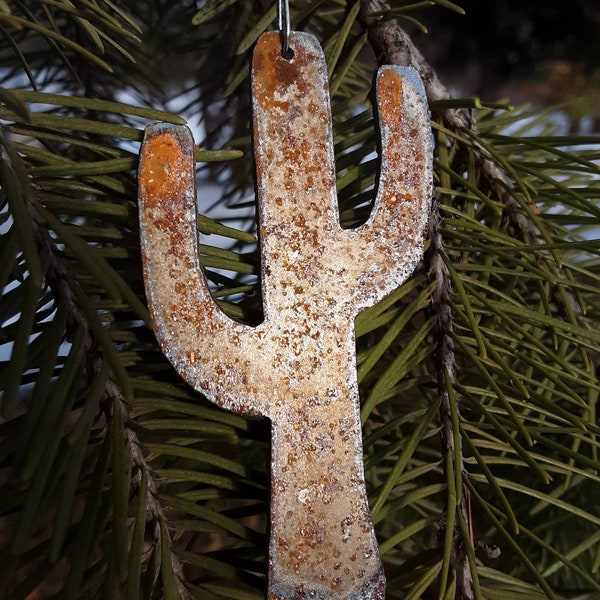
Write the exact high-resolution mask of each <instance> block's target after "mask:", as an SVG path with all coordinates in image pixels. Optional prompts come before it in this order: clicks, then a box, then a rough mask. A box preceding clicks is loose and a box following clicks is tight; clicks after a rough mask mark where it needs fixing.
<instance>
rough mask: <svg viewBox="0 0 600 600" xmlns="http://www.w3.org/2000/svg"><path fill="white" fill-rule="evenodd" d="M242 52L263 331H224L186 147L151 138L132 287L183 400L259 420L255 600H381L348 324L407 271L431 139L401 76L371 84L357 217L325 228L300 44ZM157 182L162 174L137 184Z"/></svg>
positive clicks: (318, 122) (413, 81)
mask: <svg viewBox="0 0 600 600" xmlns="http://www.w3.org/2000/svg"><path fill="white" fill-rule="evenodd" d="M290 46H291V48H292V50H293V52H294V54H293V58H292V59H285V58H282V56H281V46H280V37H279V34H278V33H267V34H264V35H263V36H261V38H260V39H259V41H258V44H257V48H256V51H255V55H254V62H253V69H252V90H253V101H254V105H253V106H254V109H253V110H254V115H253V120H254V123H253V128H254V156H255V161H256V180H257V194H258V211H259V215H258V217H259V225H260V242H261V248H260V251H261V283H262V290H263V302H264V315H265V318H264V321H263V322H262V323H261V324H260V325H258V326H256V327H251V326H248V325H244V324H241V323H238V322H234V321H232V320H230V319H228V318H227V317H226V316H225V315H224V314H223V313H222V312H221V311H220V310H219V308H218V307H217V305H216V304H215V302H214V300H213V299H212V297H211V295H210V292H209V290H208V286H207V284H206V281H205V278H204V275H203V273H202V269H201V267H200V260H199V251H198V243H197V228H196V209H195V187H194V164H193V140H192V138H191V134H190V133H189V131H188V130H187V129H186V128H181V127H175V126H170V125H154V126H150V128H149V129H148V130H147V132H146V136H145V140H144V144H143V148H142V155H141V161H140V172H139V178H140V193H139V200H140V227H141V239H142V250H143V255H144V275H145V282H146V290H147V295H148V300H149V304H150V306H151V309H152V313H153V315H154V318H155V322H156V335H157V338H158V340H159V343H160V345H161V347H162V349H163V351H164V352H165V354H166V355H167V357H168V358H169V360H170V361H171V362H172V363H173V365H174V366H175V368H176V369H177V370H178V371H179V373H180V374H181V375H182V376H183V377H184V378H185V379H186V381H188V382H189V383H190V385H192V386H193V387H194V388H195V389H196V390H199V391H201V392H202V393H203V394H205V395H206V396H207V398H209V399H210V400H212V401H213V402H215V403H216V404H218V405H219V406H222V407H224V408H227V409H230V410H233V411H236V412H238V413H243V414H255V415H263V416H265V417H268V418H269V419H270V420H271V422H272V435H273V439H272V455H271V456H272V462H271V488H272V495H271V528H270V534H271V539H270V546H269V588H268V597H269V598H270V599H271V600H291V599H309V598H318V599H320V600H328V599H333V598H335V599H338V600H359V599H360V600H382V599H383V598H384V596H385V577H384V574H383V569H382V566H381V562H380V559H379V553H378V546H377V541H376V539H375V534H374V530H373V525H372V522H371V517H370V513H369V507H368V503H367V497H366V491H365V484H364V473H363V464H362V439H361V429H360V415H359V398H358V385H357V381H356V365H355V362H356V357H355V345H354V318H355V317H356V315H357V314H358V313H359V312H360V311H361V310H362V309H364V308H366V307H368V306H372V305H373V304H375V303H376V302H377V301H378V300H380V299H382V298H383V297H384V296H385V295H386V294H388V293H389V292H391V291H392V290H393V289H394V288H395V287H396V286H398V285H399V284H401V283H402V282H403V281H404V280H405V279H406V278H407V277H408V276H409V274H410V273H411V272H412V270H413V269H414V267H415V265H416V263H417V261H418V260H419V259H420V257H421V255H422V251H423V239H424V236H425V231H426V225H427V215H428V212H429V204H430V195H431V154H432V152H431V139H430V138H431V134H430V130H429V126H428V113H427V105H426V102H425V97H424V94H423V91H422V87H421V85H420V83H419V81H418V78H417V77H416V75H415V74H414V73H413V72H411V71H408V70H400V69H397V68H385V69H383V70H382V71H381V72H380V74H379V76H378V83H377V90H378V107H379V110H378V113H379V127H380V131H381V145H382V156H381V161H382V164H381V173H380V178H379V182H378V191H377V197H376V200H375V203H374V207H373V211H372V214H371V217H370V218H369V220H368V221H367V223H365V224H364V225H362V226H361V227H358V228H356V229H351V230H343V229H342V228H341V227H340V224H339V218H338V209H337V197H336V188H335V165H334V156H333V139H332V131H331V110H330V104H329V90H328V82H327V70H326V65H325V60H324V57H323V53H322V51H321V48H320V47H319V45H318V43H317V41H316V40H315V38H314V37H312V36H310V35H307V34H301V33H296V32H292V34H291V38H290ZM155 174H158V176H159V177H161V178H164V180H161V181H150V178H153V177H154V176H155Z"/></svg>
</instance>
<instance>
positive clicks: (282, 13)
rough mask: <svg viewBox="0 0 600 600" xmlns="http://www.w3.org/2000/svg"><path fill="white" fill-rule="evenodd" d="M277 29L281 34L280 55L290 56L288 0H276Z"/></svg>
mask: <svg viewBox="0 0 600 600" xmlns="http://www.w3.org/2000/svg"><path fill="white" fill-rule="evenodd" d="M277 29H278V30H279V33H280V34H281V56H283V57H284V58H290V57H291V56H290V32H291V30H292V26H291V20H290V3H289V0H277Z"/></svg>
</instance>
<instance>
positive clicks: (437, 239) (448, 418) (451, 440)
mask: <svg viewBox="0 0 600 600" xmlns="http://www.w3.org/2000/svg"><path fill="white" fill-rule="evenodd" d="M429 237H430V240H431V245H430V247H429V248H428V250H427V253H426V255H425V264H426V268H427V271H428V273H429V277H430V278H431V279H432V280H433V281H434V282H435V284H436V286H435V289H434V291H433V293H432V295H431V311H432V312H433V313H434V314H435V316H436V323H435V327H434V332H433V336H434V339H435V340H436V346H435V364H436V373H437V388H438V393H439V395H440V425H441V427H440V436H441V442H442V446H441V448H442V455H443V458H442V463H443V465H444V472H445V475H446V479H448V478H450V477H452V478H453V477H454V473H449V472H448V469H447V464H448V462H447V461H452V462H453V463H454V469H457V470H459V471H460V481H462V480H463V478H464V477H466V476H467V473H466V469H465V466H464V460H463V452H462V444H461V439H460V437H455V435H454V428H453V417H452V412H453V410H452V408H453V407H452V405H451V404H452V402H454V403H455V406H454V413H455V418H456V420H458V419H460V407H459V406H458V405H457V403H456V402H455V400H453V399H452V398H451V397H450V394H449V392H448V390H449V389H452V390H454V389H456V355H455V353H454V341H453V339H452V337H453V333H454V323H453V317H452V308H451V304H450V303H451V298H452V285H451V282H450V275H449V273H448V268H447V267H446V265H445V263H444V255H445V249H444V239H443V237H442V216H441V214H440V211H439V205H438V204H437V203H434V205H433V207H432V211H431V217H430V222H429ZM457 444H458V448H457ZM456 456H459V464H456V458H455V457H456ZM459 492H462V493H461V500H460V503H459V506H458V507H457V510H459V511H460V512H461V513H462V517H463V520H464V522H465V523H467V525H468V527H469V529H472V523H471V516H470V511H469V510H468V505H467V498H468V495H467V493H466V489H465V487H464V486H463V490H456V493H459ZM453 521H454V527H453V531H452V551H451V556H450V564H451V566H452V569H453V570H454V572H455V574H456V585H457V592H458V593H459V596H458V597H459V598H460V599H461V600H473V598H474V597H475V594H474V590H473V576H472V574H471V569H470V566H469V561H468V559H467V555H466V553H465V550H464V545H465V542H464V541H463V535H462V532H461V527H460V523H459V520H458V519H454V520H453ZM445 527H446V526H445ZM445 527H443V528H442V530H444V529H445ZM440 537H441V538H443V536H440ZM471 537H472V536H471ZM470 541H471V543H473V540H472V539H471V540H470Z"/></svg>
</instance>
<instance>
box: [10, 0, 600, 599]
mask: <svg viewBox="0 0 600 600" xmlns="http://www.w3.org/2000/svg"><path fill="white" fill-rule="evenodd" d="M196 4H197V3H195V2H186V1H180V2H170V1H166V0H145V1H142V0H135V1H128V2H125V1H122V0H114V1H110V0H71V1H69V0H31V1H30V2H21V1H17V0H15V1H11V0H0V37H1V39H2V43H0V64H1V65H2V69H1V71H0V78H1V85H2V88H1V89H0V101H1V102H2V109H1V115H0V117H1V123H0V145H1V147H2V162H1V164H0V176H1V185H2V190H1V196H0V232H1V234H2V235H1V240H0V290H2V292H1V295H0V323H1V324H2V329H1V330H0V344H2V346H0V348H1V349H2V350H3V352H2V354H1V355H0V356H1V358H0V361H1V362H0V385H1V390H2V395H1V409H2V417H1V419H0V590H1V592H0V595H1V596H2V597H3V598H8V599H10V600H19V599H25V598H29V599H32V598H57V599H58V598H61V599H65V600H74V599H76V598H86V599H95V598H125V599H127V600H133V599H136V598H148V599H151V598H166V599H169V600H171V599H175V598H202V599H209V600H210V599H217V598H235V599H244V600H246V599H258V598H262V597H263V596H264V591H263V590H264V586H265V572H266V562H265V561H266V556H265V552H266V543H267V538H266V534H265V530H266V523H267V516H266V515H267V510H268V497H269V481H268V439H269V429H268V424H266V423H264V422H260V421H251V420H247V419H244V418H241V417H239V416H237V415H234V414H230V413H227V412H224V411H222V410H220V409H218V408H216V407H214V406H212V405H210V404H209V403H208V402H206V401H205V400H204V399H203V398H202V397H201V396H200V395H199V394H197V393H195V392H194V391H193V390H191V389H189V388H188V387H187V386H186V385H185V384H184V383H183V382H182V381H181V380H180V379H179V377H178V376H177V375H176V374H175V372H174V371H173V369H172V368H171V367H170V365H169V364H168V363H167V362H166V359H165V358H164V357H163V356H162V354H161V352H160V351H159V349H158V347H157V345H156V343H155V340H154V337H153V333H152V327H151V323H150V319H149V317H148V314H147V310H146V306H145V298H144V291H143V282H142V277H141V259H140V252H139V237H138V225H137V219H138V217H137V202H136V195H137V188H136V173H135V169H136V165H137V151H138V148H139V142H140V141H141V138H142V134H143V127H144V126H145V125H146V124H147V123H149V122H151V121H154V120H161V121H168V122H172V123H184V119H183V118H182V117H180V116H178V115H177V114H172V113H171V112H169V109H170V108H171V107H172V106H173V104H172V102H173V100H174V99H176V100H177V101H178V104H177V106H178V107H179V109H180V111H181V112H182V113H183V112H185V114H186V115H189V119H190V121H191V122H193V123H194V124H197V123H198V122H199V121H203V123H204V125H205V127H206V131H207V136H206V139H204V140H197V142H198V144H199V149H198V152H197V159H198V163H199V178H200V183H201V185H200V191H201V192H202V185H207V184H208V183H211V182H212V183H217V184H218V185H219V186H220V187H221V189H222V197H221V200H220V201H219V205H220V206H221V207H227V208H228V211H229V212H228V213H227V214H229V213H230V214H231V217H225V218H224V219H223V220H222V221H219V222H218V221H215V220H214V219H212V218H210V217H207V216H205V215H199V221H198V222H199V229H200V231H201V233H202V234H203V235H202V242H201V243H202V246H201V247H202V252H203V256H204V261H205V266H206V268H207V274H208V277H209V279H210V280H211V282H212V283H213V284H214V291H215V297H217V298H218V301H219V302H220V304H221V306H222V308H223V310H225V311H226V312H227V313H228V314H230V315H231V316H233V317H236V318H241V319H246V320H248V321H255V320H256V319H257V318H259V317H257V315H259V314H260V295H259V293H258V290H257V282H256V273H257V272H258V262H257V253H256V241H255V237H254V227H253V224H251V223H249V224H248V226H247V227H246V228H245V229H243V230H242V229H239V227H240V225H239V222H240V221H239V220H237V221H236V219H238V214H239V208H240V207H243V206H244V205H246V204H247V203H248V202H249V201H250V200H249V198H251V194H252V190H253V182H252V169H253V166H252V161H251V152H250V130H249V107H250V104H249V92H248V73H249V71H248V60H249V54H250V52H251V48H252V46H253V44H254V42H255V40H256V39H257V37H258V36H259V34H260V33H261V32H262V31H264V30H265V29H267V28H271V27H272V24H273V19H274V16H275V7H274V4H275V3H271V2H260V1H258V0H254V1H249V2H246V1H244V2H242V1H239V0H237V1H236V0H221V1H215V0H208V1H207V2H206V3H205V4H204V5H203V8H202V9H201V10H198V6H196ZM372 4H373V3H369V2H353V1H350V0H349V1H348V2H346V1H344V0H313V1H311V0H298V1H296V2H293V3H292V21H293V25H294V28H296V29H299V30H303V31H309V32H312V33H314V34H315V35H316V36H317V37H318V38H319V40H320V42H321V44H322V45H323V47H324V49H325V53H326V56H327V60H328V67H329V74H330V82H331V90H332V97H333V114H334V121H335V126H334V136H335V142H336V158H337V169H338V191H339V198H340V210H341V215H342V220H343V222H344V223H345V224H346V225H349V226H350V225H352V224H355V223H357V222H360V221H361V220H363V219H364V218H365V215H366V212H367V210H368V204H365V203H366V202H367V203H368V200H369V199H370V198H371V196H372V193H371V190H372V188H373V185H374V182H375V178H376V169H377V164H376V160H374V159H373V158H372V157H373V152H374V151H375V150H376V139H375V129H374V123H373V117H372V110H371V105H370V87H371V81H372V77H373V73H374V68H375V67H374V58H373V57H374V54H373V52H372V51H371V50H370V48H369V40H370V39H371V38H370V33H371V31H370V27H372V26H373V23H377V22H379V19H380V18H381V17H383V18H384V19H388V18H389V19H395V20H396V21H395V22H396V25H395V26H397V27H400V26H402V27H404V26H406V27H407V28H408V29H407V31H410V30H411V28H412V29H414V28H416V27H418V22H417V21H416V14H417V13H415V12H414V10H415V8H421V9H423V8H424V6H425V5H428V6H429V8H428V10H430V11H439V12H441V13H444V11H454V12H459V13H460V8H459V7H458V6H456V5H455V4H453V3H451V2H449V1H447V0H432V1H431V2H425V3H423V2H420V3H408V2H402V1H390V2H389V3H387V4H385V3H379V4H380V5H381V6H380V8H381V10H380V11H378V12H377V14H376V15H373V14H371V15H369V14H367V13H366V12H365V10H366V7H367V6H371V9H372ZM459 4H460V2H459ZM372 12H373V11H372V10H371V13H372ZM365 27H366V29H365ZM379 57H380V58H381V56H379ZM440 75H441V76H442V78H443V73H441V74H440ZM177 96H179V98H177ZM188 99H189V100H188ZM430 101H431V109H432V128H433V133H434V138H435V143H436V150H435V182H434V183H435V206H434V210H433V212H432V215H431V225H430V236H429V239H428V241H427V253H426V256H425V258H424V260H423V262H422V264H421V265H420V266H419V268H418V269H417V271H416V272H415V274H414V276H413V277H412V278H411V279H409V281H408V282H407V283H406V284H405V285H403V286H402V287H401V288H399V289H398V290H397V291H395V292H394V293H393V294H392V295H391V296H389V297H388V298H387V299H385V300H384V301H383V302H382V303H380V304H379V305H377V306H376V307H374V308H372V309H370V310H368V311H366V312H365V313H363V314H361V315H360V317H359V318H358V319H357V322H356V336H357V356H358V374H359V381H360V385H361V395H362V418H363V423H364V446H365V465H366V477H367V486H368V490H369V497H370V502H371V508H372V514H373V519H374V522H375V524H376V528H377V534H378V539H379V541H380V545H381V553H382V558H383V560H384V563H385V568H386V574H387V579H388V589H387V597H388V598H399V599H402V600H409V599H410V600H413V599H417V598H424V599H436V600H448V599H451V598H478V599H479V598H480V599H489V600H501V599H502V600H504V599H506V600H513V599H518V598H523V599H527V600H535V599H537V598H539V599H541V598H551V599H573V600H575V599H577V600H592V599H594V598H599V597H600V580H599V577H598V573H599V570H600V527H599V526H600V485H599V482H600V475H599V462H598V447H599V438H598V434H599V431H600V429H599V427H598V417H597V408H598V391H599V383H598V377H597V372H596V371H597V368H598V348H599V345H600V330H599V327H598V322H599V316H600V315H599V308H600V304H599V294H598V280H599V278H600V269H599V266H600V263H599V261H598V250H599V244H598V240H597V239H595V238H594V236H596V237H597V234H598V223H599V220H600V206H599V203H598V199H599V196H600V177H599V175H600V172H599V167H598V161H599V160H600V150H599V145H598V141H599V140H598V138H597V137H594V136H591V137H588V138H584V137H581V136H579V137H575V136H573V137H560V136H556V135H554V132H553V130H552V122H553V121H552V118H551V117H552V112H551V111H534V110H532V109H528V108H523V109H516V110H508V109H507V107H503V106H501V105H494V104H490V105H487V104H485V103H482V102H481V101H479V100H477V99H466V100H451V99H449V98H444V97H432V98H430ZM202 202H203V198H202V196H200V205H201V212H202V211H203V210H204V205H203V204H202ZM228 219H231V222H229V221H228ZM232 223H233V224H235V223H237V225H235V227H233V226H231V225H232ZM211 235H212V236H213V237H212V238H211ZM215 236H220V237H221V238H223V237H224V238H226V239H228V240H229V246H228V247H227V248H225V249H223V248H222V247H219V248H218V247H216V246H215V245H214V244H213V243H212V241H211V240H213V239H215ZM224 271H225V272H227V274H226V275H224ZM240 298H241V299H240ZM234 300H235V301H234Z"/></svg>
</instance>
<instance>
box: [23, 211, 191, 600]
mask: <svg viewBox="0 0 600 600" xmlns="http://www.w3.org/2000/svg"><path fill="white" fill-rule="evenodd" d="M28 208H29V213H30V215H31V220H32V229H33V234H34V240H35V242H36V245H37V247H38V252H39V255H40V257H43V258H44V259H45V260H46V261H47V263H48V269H47V271H46V281H47V283H48V286H49V288H50V290H51V291H52V295H53V297H54V299H55V302H56V303H57V305H61V306H63V307H65V308H66V314H67V315H68V319H67V324H66V333H65V337H66V340H67V341H72V339H73V336H74V334H75V332H76V331H78V330H80V329H81V330H83V349H84V352H85V356H86V372H87V377H88V380H89V381H93V380H94V379H95V378H96V377H97V376H98V375H99V374H100V372H101V370H102V365H103V361H104V360H105V359H103V358H102V356H101V355H100V353H99V348H100V343H99V340H97V339H96V336H95V334H94V332H93V329H92V327H91V326H90V324H89V322H88V320H87V318H86V317H85V315H84V314H83V312H82V311H81V309H80V308H79V305H78V301H77V298H76V297H75V294H74V293H73V290H72V289H71V287H70V285H77V283H76V282H73V281H72V280H71V276H70V274H69V271H68V269H67V267H66V266H65V265H64V264H63V261H62V260H61V258H60V256H59V254H58V252H57V249H56V245H55V242H54V240H53V239H52V236H51V235H50V232H49V231H48V228H47V227H46V225H45V223H44V221H43V219H42V217H41V216H40V215H39V214H38V213H37V212H36V211H35V209H34V208H33V207H32V206H31V205H29V206H28ZM117 405H118V406H119V409H120V410H115V406H117ZM100 409H101V410H104V411H105V412H106V413H109V414H111V417H110V418H120V415H124V416H125V420H127V419H126V416H127V414H128V403H127V402H126V398H125V396H124V395H123V392H122V390H121V388H120V387H119V385H118V383H117V381H116V379H115V376H114V373H112V372H110V373H109V375H108V378H107V381H106V384H105V390H104V393H103V395H102V397H101V399H100ZM124 425H125V443H126V445H127V448H128V450H129V455H130V456H131V460H132V464H133V466H134V467H135V473H136V474H135V476H134V477H132V478H131V480H130V488H131V490H132V492H133V493H134V494H135V495H139V493H140V485H141V482H142V476H141V474H142V472H145V473H146V481H147V492H148V493H147V502H146V521H147V522H151V523H153V524H154V527H153V528H152V530H153V531H154V540H153V543H154V544H160V536H161V535H162V533H161V525H163V524H164V525H165V528H164V530H166V531H168V523H169V519H168V517H167V515H166V514H165V511H164V509H163V507H162V505H161V502H160V494H159V491H158V486H157V483H156V480H155V479H154V477H153V476H152V468H151V466H150V465H149V464H148V461H147V460H146V457H145V456H144V453H143V449H142V448H143V446H142V444H141V442H140V440H139V438H138V436H137V434H136V433H135V432H134V431H133V430H132V429H131V428H130V427H128V426H127V422H125V424H124ZM107 431H108V428H107V427H105V434H106V432H107ZM169 547H170V548H171V565H172V569H173V572H174V574H175V577H176V582H177V587H178V591H179V596H180V598H181V599H182V600H192V596H191V594H190V592H189V591H188V589H187V587H186V584H185V575H184V573H183V564H182V563H181V561H180V560H179V558H178V557H177V555H176V554H175V552H173V551H172V544H171V540H170V539H169Z"/></svg>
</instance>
